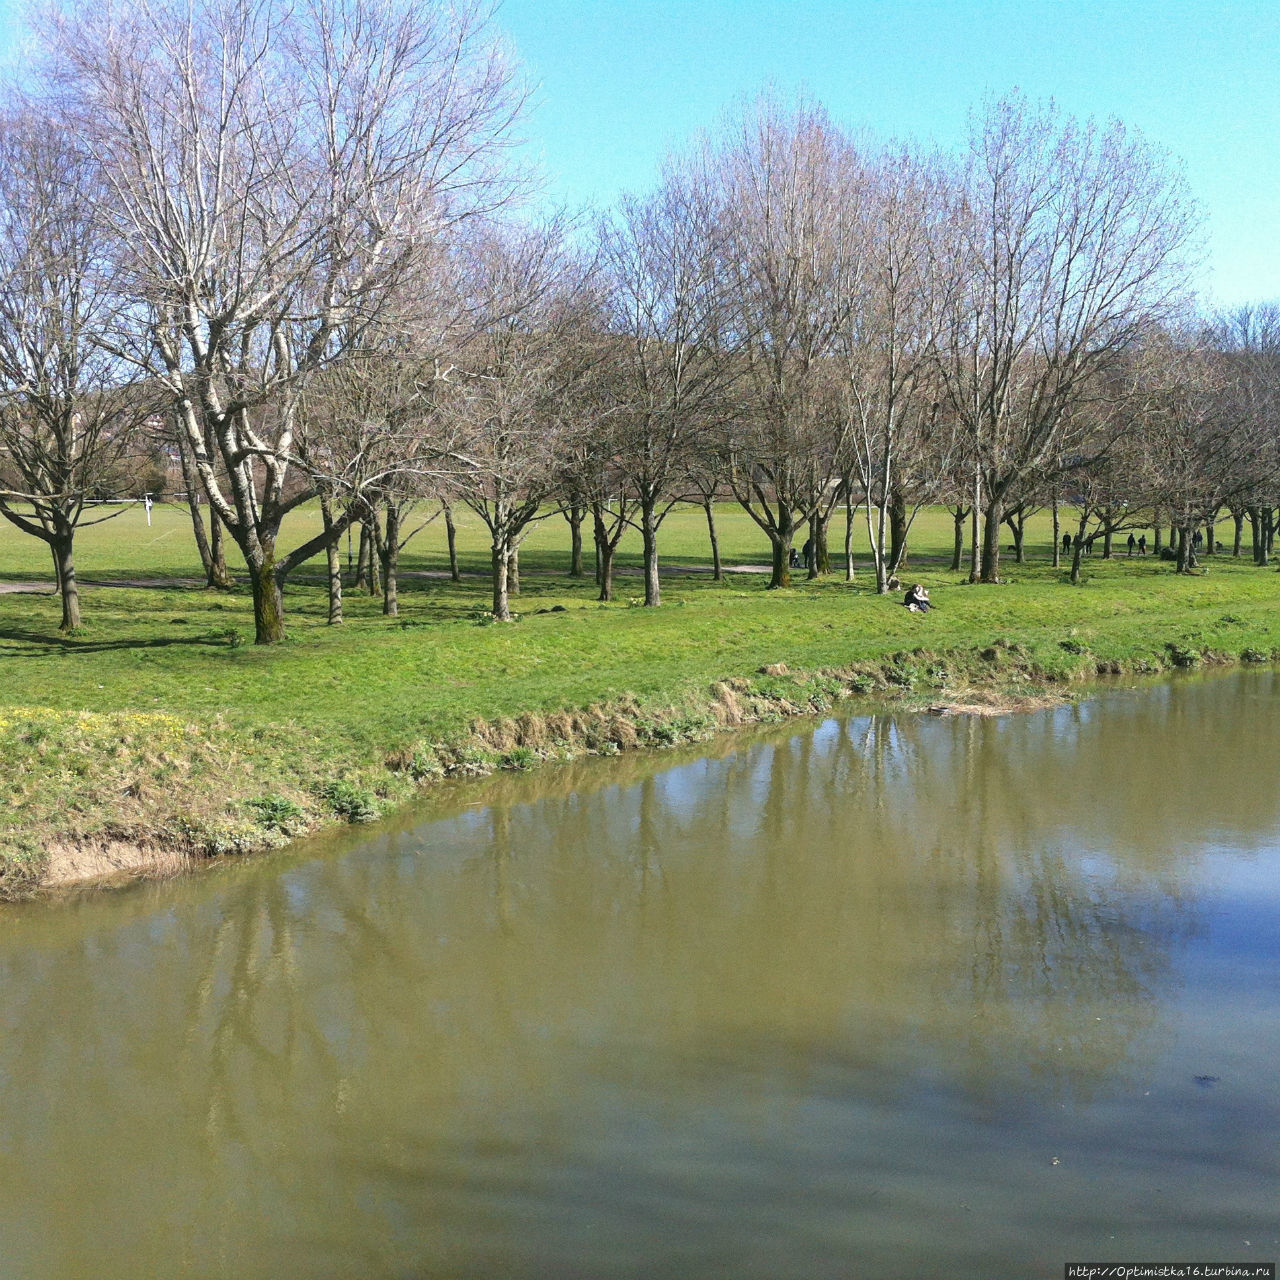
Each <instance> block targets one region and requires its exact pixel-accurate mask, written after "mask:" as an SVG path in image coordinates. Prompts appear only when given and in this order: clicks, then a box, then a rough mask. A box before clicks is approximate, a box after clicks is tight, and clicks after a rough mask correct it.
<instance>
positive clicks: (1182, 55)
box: [0, 0, 1280, 305]
mask: <svg viewBox="0 0 1280 1280" xmlns="http://www.w3.org/2000/svg"><path fill="white" fill-rule="evenodd" d="M13 12H14V5H13V0H0V37H3V36H4V35H5V34H6V33H7V35H8V40H7V41H6V40H4V39H3V38H0V57H2V56H3V55H4V54H5V53H6V52H7V51H9V50H11V49H12V44H13V37H14V32H15V23H14V21H13V19H12V16H11V15H12V13H13ZM499 21H500V23H501V25H502V26H503V28H504V29H505V30H506V32H507V33H508V35H509V36H510V37H511V39H512V42H513V43H514V45H515V48H516V51H517V53H518V54H519V55H520V57H521V59H522V60H523V61H524V63H525V65H526V67H527V68H528V70H529V72H530V74H531V76H532V78H533V80H534V81H535V82H536V83H537V85H538V91H537V105H536V109H535V111H534V112H533V114H532V115H531V117H530V118H529V120H528V122H527V126H526V129H525V134H526V136H527V137H528V139H529V141H530V144H531V145H532V146H533V147H534V148H535V149H536V151H537V152H538V153H540V155H541V156H542V158H543V161H544V164H545V167H546V170H547V172H548V190H549V192H550V193H551V195H552V196H554V197H555V198H556V199H558V200H563V201H565V202H567V203H569V204H570V205H581V204H586V203H596V204H607V203H608V202H609V201H610V200H611V199H612V198H613V197H614V196H615V195H616V194H617V192H618V191H620V190H623V189H627V188H643V187H644V186H646V185H648V184H649V183H650V182H651V181H652V180H653V178H654V175H655V173H656V170H657V165H658V162H659V160H660V158H661V156H662V155H663V153H664V151H666V150H667V149H668V148H670V147H673V146H677V147H678V146H680V145H682V144H683V143H684V142H685V141H686V140H687V139H688V138H689V137H690V136H691V135H692V134H693V133H694V132H695V131H696V130H698V129H701V128H705V127H708V126H711V125H713V124H714V123H715V122H716V120H717V118H718V117H719V116H720V114H721V113H722V112H723V111H724V110H725V108H726V107H728V106H729V105H730V104H732V103H733V102H734V101H735V100H736V99H738V98H740V97H742V96H743V95H746V94H750V93H753V92H755V91H757V90H758V89H760V88H761V87H762V86H764V85H765V84H766V83H769V82H772V83H774V84H776V85H777V86H779V87H780V88H781V89H783V90H791V89H800V88H803V89H805V90H806V91H807V92H808V93H809V94H810V95H811V96H812V97H814V98H817V99H818V100H819V101H821V102H823V103H824V104H825V105H826V106H827V108H828V109H829V110H830V111H831V113H832V114H833V115H834V116H835V117H836V118H837V119H838V120H840V121H842V122H843V123H845V124H846V125H849V126H853V127H859V126H861V127H865V128H868V129H870V130H871V131H873V132H874V133H878V134H882V135H899V136H901V135H907V134H910V135H913V136H915V137H919V138H925V139H932V140H934V141H936V142H939V143H943V144H946V145H956V144H958V143H959V142H960V141H961V140H962V139H963V137H964V132H965V122H966V117H967V114H968V111H969V109H970V108H971V107H972V106H974V105H975V104H976V103H978V102H979V101H980V100H981V99H982V97H983V96H984V94H986V93H988V92H992V91H994V92H996V93H1001V92H1004V91H1006V90H1008V89H1010V88H1012V87H1014V86H1015V85H1016V86H1018V87H1020V88H1022V89H1023V90H1025V91H1026V92H1027V93H1028V94H1030V95H1031V96H1033V97H1049V96H1052V97H1054V98H1056V99H1057V100H1058V102H1059V103H1060V104H1061V105H1062V106H1063V107H1064V108H1065V109H1067V110H1068V111H1071V112H1074V113H1076V114H1078V115H1099V116H1110V115H1116V116H1119V117H1121V118H1122V119H1124V120H1125V121H1127V122H1129V123H1130V124H1134V125H1136V126H1138V127H1139V128H1140V129H1141V130H1142V131H1143V132H1144V133H1145V134H1146V135H1147V136H1148V137H1149V138H1151V139H1152V140H1154V141H1156V142H1157V143H1159V144H1161V145H1162V146H1164V147H1165V148H1167V149H1168V150H1169V151H1170V152H1172V153H1173V154H1174V155H1175V156H1177V157H1178V158H1179V160H1180V161H1182V162H1183V163H1184V164H1185V167H1186V174H1187V178H1188V181H1189V182H1190V184H1191V187H1192V189H1193V191H1194V192H1195V194H1196V196H1197V198H1198V199H1199V201H1200V202H1201V205H1202V207H1203V210H1204V212H1205V214H1206V215H1207V221H1208V256H1207V261H1206V266H1205V271H1204V275H1203V279H1202V282H1201V283H1202V287H1203V289H1204V291H1205V293H1206V295H1208V300H1209V301H1211V302H1215V303H1220V304H1224V305H1235V304H1238V303H1241V302H1245V301H1251V300H1258V299H1280V0H1252V2H1250V3H1245V2H1243V0H629V2H627V0H503V3H502V6H501V9H500V11H499Z"/></svg>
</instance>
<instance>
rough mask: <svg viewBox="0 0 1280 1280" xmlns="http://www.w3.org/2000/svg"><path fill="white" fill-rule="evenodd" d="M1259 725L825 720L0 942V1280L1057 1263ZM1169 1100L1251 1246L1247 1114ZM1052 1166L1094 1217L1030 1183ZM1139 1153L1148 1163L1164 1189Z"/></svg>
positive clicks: (147, 891) (1202, 934)
mask: <svg viewBox="0 0 1280 1280" xmlns="http://www.w3.org/2000/svg"><path fill="white" fill-rule="evenodd" d="M1278 718H1280V685H1278V684H1277V681H1276V678H1275V677H1274V676H1272V675H1260V676H1255V677H1251V678H1244V677H1235V678H1231V679H1226V680H1216V681H1211V682H1207V683H1202V684H1195V683H1184V684H1176V685H1169V686H1160V687H1158V688H1156V689H1154V690H1149V691H1146V692H1143V693H1141V694H1138V695H1135V694H1118V695H1114V696H1111V697H1108V698H1105V699H1102V700H1099V701H1097V702H1094V703H1088V704H1082V705H1080V706H1076V707H1070V708H1064V709H1061V710H1058V711H1055V712H1050V713H1045V714H1038V715H1033V716H1023V717H1010V718H1004V719H998V720H979V719H930V718H926V717H898V716H891V715H876V716H863V717H856V718H853V719H849V720H844V721H840V720H831V721H828V722H826V723H824V724H822V725H820V726H818V727H817V728H816V729H815V728H813V727H811V726H806V727H805V728H804V729H802V730H799V731H797V730H796V729H794V728H793V729H790V730H787V731H783V732H779V731H773V732H771V733H766V734H759V735H755V736H754V737H752V738H747V739H741V740H735V742H734V743H733V744H731V745H722V746H721V747H720V749H719V751H718V753H713V754H711V755H709V756H706V757H703V758H693V759H690V758H685V759H683V760H678V761H675V762H673V761H672V760H671V759H670V758H661V757H659V758H657V759H635V760H627V761H617V762H613V763H611V764H609V765H607V766H602V765H601V764H600V762H590V763H588V764H585V765H582V766H567V767H563V768H560V769H555V770H550V771H547V772H545V773H544V774H542V775H540V776H538V777H536V778H533V779H523V778H503V779H494V780H492V781H491V782H490V783H489V784H487V785H485V786H482V787H474V786H473V787H468V788H457V789H455V790H453V792H452V793H451V797H450V798H449V799H448V800H446V801H444V802H442V803H441V804H439V805H437V806H436V808H435V811H434V812H433V814H432V816H431V817H429V818H428V819H427V820H422V819H421V818H418V819H413V820H410V819H404V820H402V821H401V822H399V823H398V824H396V825H392V826H389V827H387V828H386V829H384V830H383V831H382V832H381V833H380V834H379V835H377V836H376V837H375V838H374V839H372V840H368V841H365V842H364V843H354V838H353V837H347V838H346V841H347V843H346V847H339V848H335V849H333V850H332V851H329V852H327V853H325V852H323V851H321V855H320V856H315V852H314V851H311V852H309V853H308V854H306V855H298V856H294V857H292V858H289V859H282V860H275V861H264V862H259V863H256V864H246V865H243V866H240V867H235V868H230V869H228V870H227V871H226V872H225V873H223V874H217V875H214V876H211V877H208V878H204V879H201V880H197V881H189V882H185V883H180V884H170V885H163V886H149V887H144V888H142V889H140V890H136V891H131V892H129V893H125V894H118V895H113V896H110V897H106V898H103V897H98V898H87V899H85V900H83V901H81V902H79V903H77V904H75V905H73V906H71V907H64V908H63V909H61V910H50V909H44V908H34V909H24V910H21V911H16V912H12V913H10V915H9V916H8V917H7V918H6V921H5V930H6V933H5V936H4V939H3V943H0V982H2V983H3V986H2V988H0V989H2V990H3V992H4V995H3V1001H2V1007H3V1018H4V1024H3V1030H4V1039H3V1043H2V1044H0V1108H2V1111H0V1114H2V1115H3V1122H2V1123H0V1176H3V1180H4V1182H3V1185H4V1186H5V1188H6V1196H5V1197H4V1204H3V1207H0V1271H4V1272H5V1273H6V1274H7V1273H9V1272H13V1273H16V1274H21V1275H24V1276H25V1275H31V1276H39V1277H44V1276H50V1277H53V1276H59V1277H62V1276H67V1277H72V1276H75V1277H79V1276H83V1275H87V1274H93V1275H95V1276H103V1277H109V1276H115V1275H120V1276H136V1275H141V1274H156V1275H171V1274H172V1275H182V1274H189V1275H198V1276H234V1277H241V1276H252V1275H263V1276H268V1275H270V1276H293V1275H297V1276H326V1275H334V1276H338V1275H343V1276H345V1275H361V1276H375V1275H377V1276H380V1275H413V1276H450V1275H459V1276H461V1275H468V1276H470V1275H504V1276H505V1275H566V1276H567V1275H583V1276H586V1275H602V1276H603V1275H609V1276H616V1275H632V1274H635V1275H645V1276H650V1275H662V1274H671V1275H696V1274H707V1275H730V1274H732V1275H761V1276H765V1275H769V1276H778V1275H823V1274H831V1275H847V1274H850V1272H849V1262H850V1259H851V1258H856V1259H858V1261H859V1263H860V1266H859V1268H858V1273H859V1274H864V1275H874V1274H886V1275H892V1274H901V1273H902V1268H903V1267H904V1265H906V1262H907V1261H909V1262H910V1265H911V1266H912V1267H914V1268H915V1269H916V1270H915V1272H913V1274H920V1275H929V1274H948V1271H947V1265H948V1263H947V1260H948V1259H950V1260H951V1261H954V1260H955V1258H956V1257H957V1256H959V1257H961V1258H963V1259H964V1260H965V1261H966V1263H967V1264H968V1265H971V1266H986V1267H988V1268H994V1270H995V1271H996V1272H1000V1271H1001V1269H1002V1268H1004V1269H1008V1267H1009V1265H1010V1260H1011V1258H1015V1257H1016V1258H1017V1259H1018V1261H1019V1264H1020V1265H1022V1264H1026V1263H1027V1262H1028V1261H1029V1255H1028V1254H1027V1253H1026V1249H1027V1245H1026V1239H1027V1233H1028V1231H1030V1232H1031V1234H1032V1235H1033V1236H1038V1237H1040V1238H1044V1239H1046V1240H1057V1239H1061V1240H1062V1241H1063V1243H1062V1245H1061V1246H1060V1247H1061V1248H1065V1247H1066V1244H1065V1242H1066V1241H1067V1240H1070V1239H1074V1238H1076V1237H1075V1236H1073V1235H1072V1232H1073V1231H1074V1232H1075V1233H1076V1236H1078V1235H1079V1233H1080V1231H1081V1230H1082V1229H1083V1228H1082V1225H1081V1224H1082V1223H1083V1222H1096V1221H1101V1219H1099V1218H1098V1214H1099V1212H1102V1211H1101V1210H1099V1208H1098V1207H1097V1187H1098V1186H1099V1181H1098V1179H1099V1178H1100V1177H1102V1178H1105V1176H1106V1175H1105V1170H1104V1171H1102V1172H1100V1169H1099V1165H1098V1161H1099V1160H1102V1159H1103V1158H1104V1156H1106V1155H1107V1153H1108V1152H1110V1151H1113V1150H1114V1145H1113V1144H1114V1143H1115V1142H1116V1141H1117V1140H1119V1139H1122V1138H1123V1135H1128V1136H1127V1138H1123V1141H1127V1142H1129V1143H1130V1144H1132V1143H1133V1142H1134V1141H1136V1139H1135V1137H1134V1135H1136V1134H1138V1133H1143V1132H1147V1133H1149V1131H1150V1123H1151V1115H1150V1110H1149V1108H1150V1107H1151V1106H1152V1105H1154V1104H1151V1103H1142V1102H1140V1101H1138V1100H1139V1099H1141V1098H1142V1097H1144V1096H1145V1097H1147V1098H1150V1096H1151V1089H1150V1086H1151V1085H1152V1084H1153V1082H1154V1083H1157V1084H1158V1082H1159V1080H1160V1078H1161V1072H1162V1071H1163V1070H1164V1066H1163V1065H1162V1064H1164V1063H1167V1062H1168V1061H1170V1060H1171V1059H1176V1058H1177V1057H1178V1056H1179V1055H1180V1054H1181V1053H1183V1052H1185V1051H1186V1049H1185V1044H1184V1041H1185V1034H1186V1033H1185V1026H1184V1022H1185V1011H1186V1008H1187V1007H1188V1002H1189V1000H1190V999H1191V994H1193V993H1194V991H1195V990H1197V989H1198V988H1197V985H1196V984H1197V983H1198V982H1199V981H1200V979H1199V977H1198V976H1197V975H1198V972H1199V971H1198V970H1196V969H1194V968H1193V967H1190V966H1189V964H1188V960H1187V957H1188V956H1189V955H1192V954H1196V953H1197V947H1198V946H1200V945H1201V944H1203V943H1204V942H1205V940H1206V938H1207V936H1208V933H1209V929H1208V925H1207V923H1206V921H1208V920H1209V919H1211V918H1212V916H1213V904H1214V903H1215V902H1217V901H1218V898H1219V896H1220V895H1221V894H1222V892H1223V885H1224V882H1226V881H1229V879H1230V874H1231V868H1232V867H1234V866H1236V865H1246V864H1247V861H1248V859H1249V858H1250V857H1252V856H1255V855H1257V854H1258V853H1260V852H1264V853H1265V856H1267V857H1269V858H1271V859H1272V863H1273V864H1274V843H1275V837H1276V831H1277V828H1278V827H1280V797H1278V796H1277V794H1276V793H1275V791H1274V790H1272V789H1270V788H1265V787H1258V788H1250V789H1245V788H1230V787H1222V786H1214V785H1210V786H1206V785H1204V775H1205V773H1206V770H1208V771H1211V772H1212V774H1213V775H1216V776H1219V777H1226V778H1246V777H1248V776H1250V773H1251V771H1252V770H1253V769H1255V767H1256V762H1257V760H1258V759H1259V758H1263V757H1264V756H1265V753H1266V752H1267V751H1269V750H1270V749H1271V746H1270V744H1271V743H1272V742H1273V741H1274V734H1275V729H1276V725H1277V721H1278ZM1224 851H1225V854H1226V855H1229V857H1225V858H1224ZM1201 949H1203V948H1202V947H1201ZM1271 956H1272V958H1273V957H1274V953H1271ZM1180 1037H1181V1038H1180ZM1265 1050H1266V1045H1265V1043H1263V1044H1259V1045H1258V1046H1257V1049H1256V1052H1258V1053H1262V1052H1264V1051H1265ZM1260 1060H1261V1059H1260ZM1144 1090H1145V1091H1146V1092H1145V1094H1144ZM1156 1092H1157V1093H1158V1092H1159V1090H1158V1089H1157V1090H1156ZM1118 1099H1127V1100H1129V1101H1127V1102H1126V1103H1125V1105H1124V1106H1120V1105H1119V1103H1118V1101H1117V1100H1118ZM1193 1101H1194V1102H1197V1103H1199V1102H1201V1101H1207V1103H1208V1104H1209V1105H1211V1106H1213V1107H1218V1108H1219V1110H1218V1112H1217V1113H1216V1114H1217V1120H1216V1121H1215V1123H1218V1124H1219V1125H1221V1124H1223V1123H1226V1121H1224V1119H1223V1117H1224V1116H1227V1115H1228V1114H1230V1115H1232V1116H1234V1117H1235V1120H1234V1121H1233V1123H1235V1125H1236V1130H1238V1131H1235V1130H1233V1133H1232V1142H1233V1143H1234V1144H1235V1149H1236V1150H1237V1151H1238V1152H1239V1158H1238V1159H1237V1160H1236V1161H1235V1163H1234V1164H1233V1165H1232V1167H1231V1170H1230V1171H1229V1174H1230V1179H1235V1181H1234V1183H1233V1184H1232V1185H1233V1198H1232V1201H1231V1204H1230V1206H1226V1205H1224V1206H1221V1208H1220V1211H1219V1212H1217V1213H1216V1216H1214V1217H1213V1218H1212V1222H1211V1223H1210V1224H1208V1225H1203V1230H1204V1231H1209V1232H1222V1231H1229V1230H1231V1229H1233V1227H1232V1225H1231V1224H1232V1223H1233V1222H1234V1221H1235V1219H1236V1218H1241V1220H1242V1221H1243V1222H1244V1223H1245V1224H1246V1225H1248V1227H1249V1229H1250V1230H1252V1231H1254V1233H1255V1234H1258V1233H1259V1230H1260V1229H1261V1228H1263V1227H1265V1226H1266V1224H1265V1223H1262V1224H1260V1223H1259V1222H1258V1220H1257V1212H1258V1211H1257V1210H1255V1209H1254V1208H1253V1207H1252V1206H1254V1205H1255V1203H1257V1202H1259V1197H1262V1202H1265V1195H1264V1193H1263V1191H1262V1190H1261V1187H1262V1186H1263V1185H1264V1184H1265V1183H1266V1182H1267V1180H1268V1179H1271V1180H1273V1179H1274V1175H1275V1172H1276V1165H1275V1160H1274V1156H1268V1155H1267V1154H1266V1149H1265V1147H1262V1146H1259V1145H1256V1143H1257V1140H1256V1139H1250V1137H1249V1133H1250V1132H1256V1131H1257V1130H1258V1129H1259V1127H1260V1128H1261V1130H1262V1131H1263V1132H1265V1131H1266V1130H1267V1125H1268V1124H1272V1123H1273V1122H1274V1120H1275V1116H1276V1108H1275V1106H1274V1101H1275V1100H1274V1098H1273V1097H1272V1096H1271V1095H1269V1094H1267V1093H1266V1092H1265V1090H1264V1091H1263V1092H1261V1093H1259V1092H1258V1091H1257V1090H1254V1091H1252V1092H1250V1093H1248V1095H1247V1101H1246V1100H1245V1099H1244V1097H1243V1096H1242V1095H1240V1094H1238V1093H1237V1094H1235V1095H1231V1096H1230V1097H1229V1098H1228V1099H1227V1103H1222V1104H1220V1103H1218V1101H1217V1098H1216V1096H1215V1097H1213V1098H1208V1097H1206V1099H1205V1100H1201V1099H1193ZM1228 1103H1229V1104H1230V1106H1228V1105H1227V1104H1228ZM1178 1105H1179V1106H1181V1105H1183V1104H1182V1103H1181V1102H1179V1103H1178ZM1144 1107H1146V1108H1147V1110H1145V1111H1144V1110H1143V1108H1144ZM1232 1108H1234V1110H1232ZM1068 1118H1069V1120H1070V1123H1069V1124H1068V1123H1067V1120H1068ZM1184 1139H1185V1134H1184ZM1053 1148H1057V1149H1058V1150H1059V1151H1061V1152H1068V1151H1069V1152H1073V1153H1074V1154H1075V1155H1076V1157H1077V1160H1078V1162H1079V1163H1080V1164H1081V1165H1084V1166H1086V1167H1087V1169H1088V1173H1089V1179H1087V1180H1084V1181H1081V1182H1080V1183H1079V1185H1076V1184H1075V1183H1074V1182H1072V1181H1071V1179H1072V1178H1073V1177H1075V1176H1076V1174H1074V1173H1068V1172H1066V1171H1064V1173H1063V1176H1062V1177H1060V1178H1057V1180H1056V1181H1055V1182H1053V1183H1047V1182H1045V1179H1046V1178H1051V1177H1054V1176H1055V1174H1054V1171H1055V1170H1057V1169H1058V1168H1059V1167H1060V1165H1054V1164H1052V1163H1051V1161H1052V1160H1053V1159H1057V1160H1059V1161H1063V1160H1064V1157H1063V1156H1062V1155H1061V1154H1059V1155H1054V1154H1052V1149H1053ZM1169 1158H1170V1156H1169V1150H1168V1148H1167V1147H1166V1146H1165V1145H1164V1144H1162V1143H1160V1142H1156V1143H1154V1144H1153V1145H1152V1144H1150V1143H1149V1144H1148V1149H1147V1151H1146V1155H1145V1157H1143V1159H1144V1160H1145V1161H1146V1164H1144V1165H1143V1168H1147V1167H1148V1166H1160V1167H1161V1173H1162V1179H1163V1181H1164V1182H1165V1183H1166V1184H1167V1185H1168V1186H1170V1187H1172V1188H1174V1190H1175V1192H1176V1187H1177V1185H1178V1174H1177V1172H1176V1171H1171V1170H1170V1169H1169V1167H1168V1161H1169ZM1222 1172H1223V1171H1221V1170H1220V1171H1219V1173H1220V1174H1222ZM1131 1175H1132V1170H1130V1175H1129V1177H1128V1181H1127V1182H1126V1183H1125V1185H1130V1186H1131V1185H1132V1176H1131ZM1117 1176H1119V1175H1117ZM1187 1176H1188V1179H1190V1177H1191V1175H1190V1173H1188V1175H1187ZM1223 1176H1225V1175H1223ZM1122 1181H1123V1180H1122ZM1173 1198H1174V1199H1176V1195H1175V1196H1174V1197H1173ZM1011 1204H1017V1205H1018V1206H1019V1212H1020V1213H1021V1214H1023V1215H1024V1216H1026V1217H1027V1218H1028V1221H1027V1222H1024V1224H1023V1227H1022V1228H1021V1229H1019V1230H1013V1229H1011V1228H1010V1226H1009V1223H1008V1221H1007V1216H1006V1215H1007V1213H1008V1210H1009V1207H1010V1205H1011ZM1091 1205H1092V1206H1093V1207H1092V1208H1090V1206H1091ZM1271 1212H1272V1219H1271V1222H1272V1224H1273V1225H1274V1209H1272V1211H1271ZM922 1214H923V1215H924V1219H923V1225H922V1223H921V1215H922ZM1090 1214H1092V1215H1093V1216H1092V1217H1090V1216H1089V1215H1090ZM1232 1215H1235V1217H1233V1216H1232ZM1104 1216H1105V1214H1104ZM1193 1216H1194V1215H1193ZM1111 1225H1113V1226H1114V1225H1117V1224H1115V1223H1112V1224H1111ZM1242 1229H1243V1227H1242ZM1107 1234H1113V1233H1110V1232H1108V1233H1107ZM1095 1252H1096V1251H1095ZM1164 1252H1166V1250H1163V1249H1159V1248H1157V1249H1155V1252H1154V1253H1153V1254H1152V1256H1155V1255H1156V1254H1163V1253H1164ZM1193 1252H1194V1250H1193ZM1210 1252H1212V1250H1210ZM1226 1253H1227V1254H1232V1251H1231V1250H1230V1249H1228V1250H1227V1251H1226ZM1048 1256H1049V1257H1051V1258H1052V1259H1053V1268H1054V1269H1055V1270H1056V1269H1058V1268H1060V1267H1061V1263H1062V1261H1063V1260H1064V1257H1065V1256H1066V1255H1063V1256H1059V1255H1058V1254H1053V1253H1050V1254H1049V1255H1048ZM1070 1256H1075V1255H1074V1254H1071V1255H1070ZM1116 1256H1118V1255H1116ZM1223 1256H1226V1255H1223ZM1232 1256H1234V1254H1232ZM895 1269H896V1271H895ZM1046 1273H1047V1272H1046ZM1058 1273H1060V1271H1059V1272H1058Z"/></svg>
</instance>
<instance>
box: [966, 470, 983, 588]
mask: <svg viewBox="0 0 1280 1280" xmlns="http://www.w3.org/2000/svg"><path fill="white" fill-rule="evenodd" d="M981 523H982V472H981V471H980V470H978V469H977V468H975V469H974V473H973V506H972V508H971V509H970V511H969V581H970V582H977V581H978V576H979V573H978V570H979V563H978V526H979V525H980V524H981Z"/></svg>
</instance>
